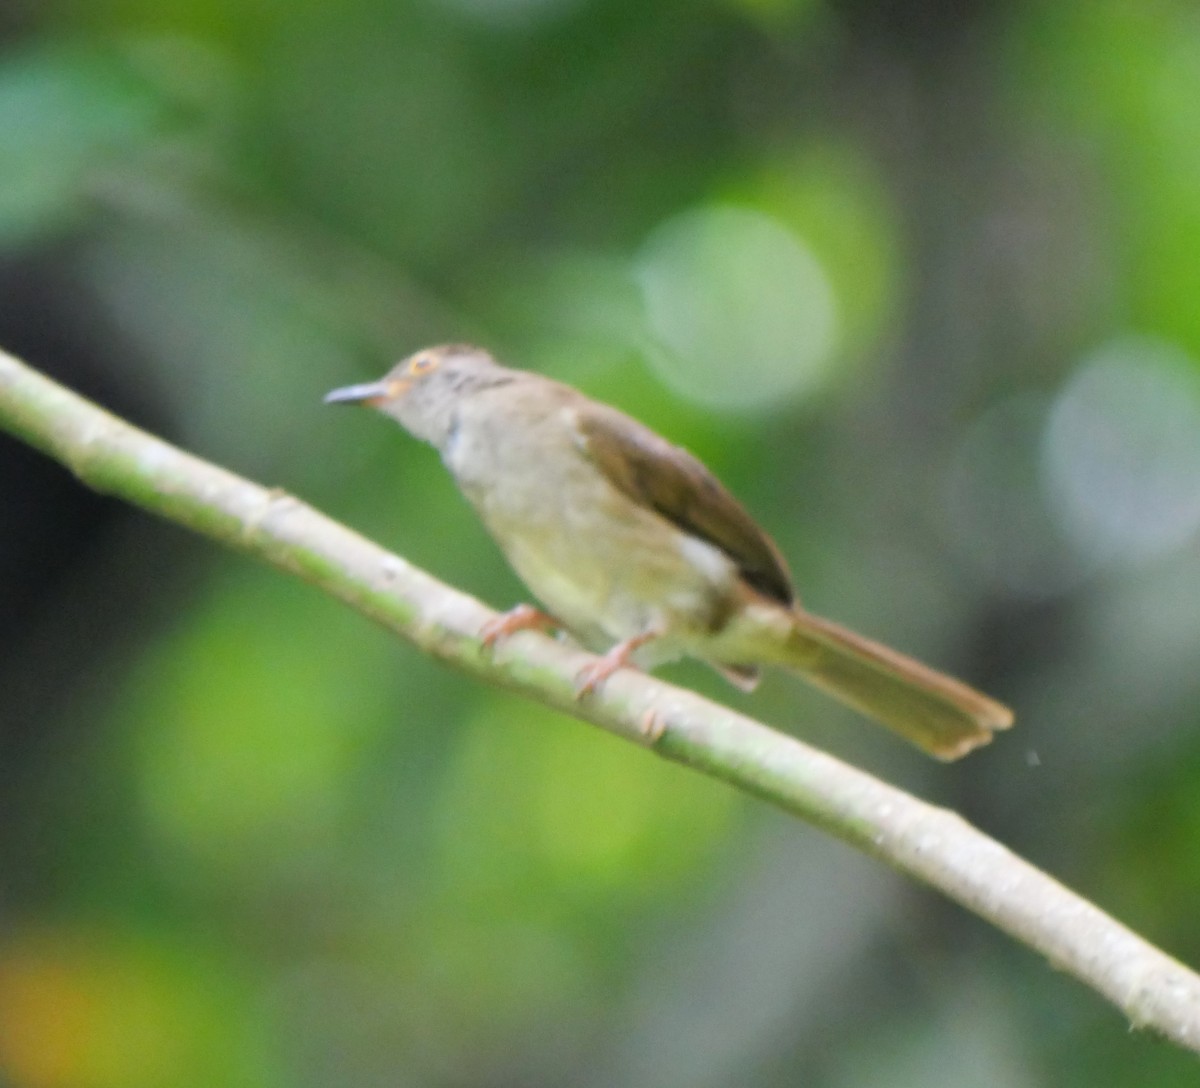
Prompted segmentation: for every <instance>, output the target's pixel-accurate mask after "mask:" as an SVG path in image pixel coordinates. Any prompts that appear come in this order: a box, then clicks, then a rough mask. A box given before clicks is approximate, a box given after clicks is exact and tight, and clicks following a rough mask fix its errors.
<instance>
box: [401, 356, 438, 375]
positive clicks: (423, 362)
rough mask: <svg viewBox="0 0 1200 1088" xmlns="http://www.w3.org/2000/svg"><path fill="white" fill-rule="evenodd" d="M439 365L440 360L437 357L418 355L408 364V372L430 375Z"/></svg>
mask: <svg viewBox="0 0 1200 1088" xmlns="http://www.w3.org/2000/svg"><path fill="white" fill-rule="evenodd" d="M437 365H438V360H437V356H436V355H418V356H417V357H416V358H415V359H414V360H413V361H412V362H411V363H409V364H408V372H409V373H410V374H428V373H429V372H430V371H431V370H434V369H435V368H436V367H437Z"/></svg>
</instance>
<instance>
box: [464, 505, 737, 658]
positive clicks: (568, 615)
mask: <svg viewBox="0 0 1200 1088" xmlns="http://www.w3.org/2000/svg"><path fill="white" fill-rule="evenodd" d="M598 513H600V514H601V515H602V514H603V511H597V510H595V509H592V510H590V511H588V512H585V513H580V512H575V511H572V510H571V509H570V504H569V503H565V504H564V505H563V506H561V507H559V508H558V514H559V516H558V517H556V518H555V519H553V520H552V522H551V523H549V524H545V523H543V524H539V523H538V521H537V520H536V519H530V520H529V521H527V522H523V523H522V524H521V525H520V526H518V527H517V528H515V529H514V528H513V527H512V526H511V525H509V526H507V527H505V528H504V529H503V530H499V531H498V530H497V528H496V527H493V526H491V525H489V527H491V528H492V531H493V534H494V535H495V537H496V539H497V541H498V542H499V543H500V545H501V547H502V548H503V550H504V552H505V555H506V556H507V558H508V561H509V562H510V563H511V564H512V566H513V569H514V570H515V571H516V572H517V574H518V575H519V576H520V577H521V579H522V581H524V582H525V584H526V585H527V586H528V587H529V589H530V590H531V591H532V592H533V594H534V595H535V596H536V597H537V598H538V600H539V601H541V603H542V604H543V605H544V606H545V607H546V609H547V610H548V611H550V612H551V613H552V614H553V615H554V616H556V617H557V618H558V619H560V620H561V621H562V622H563V623H564V624H566V625H567V627H569V628H570V629H571V630H572V631H573V632H574V633H575V634H576V635H578V637H579V638H580V639H581V640H582V641H584V642H585V643H586V644H587V645H589V646H591V647H593V648H595V649H603V648H605V647H607V646H608V645H610V644H611V643H613V642H615V641H620V640H622V639H626V638H630V637H631V636H633V635H639V634H642V633H644V632H647V631H650V630H656V631H658V632H660V634H661V635H662V636H663V639H662V641H661V645H660V646H659V647H658V650H659V652H658V653H656V654H655V655H654V656H655V657H656V658H659V659H664V658H667V657H671V656H675V652H676V651H675V650H674V649H673V646H674V644H675V643H676V642H678V643H680V644H681V645H680V649H681V650H682V648H683V645H682V644H684V643H687V642H689V641H690V638H689V636H690V635H691V634H692V633H699V632H703V631H706V630H709V629H711V627H712V626H713V625H714V623H715V622H716V615H717V613H719V612H720V611H722V606H723V602H724V600H725V599H726V596H727V592H728V586H729V585H730V584H731V583H732V581H733V579H734V568H733V564H732V562H731V561H730V560H729V558H728V557H727V556H726V555H724V553H723V552H721V551H720V550H719V549H718V548H716V547H714V546H713V545H710V544H708V543H706V542H704V541H700V540H698V539H695V538H693V537H689V536H687V535H685V534H684V533H682V532H679V531H678V530H676V529H675V528H674V527H673V526H671V525H669V523H667V522H665V521H663V520H662V519H660V518H658V516H657V515H655V514H652V513H645V514H642V513H640V512H639V514H638V516H635V517H633V518H630V517H629V511H628V510H622V511H621V512H620V513H619V514H618V515H617V516H615V517H612V518H606V517H603V516H600V517H597V514H598ZM487 520H489V522H490V521H491V519H487Z"/></svg>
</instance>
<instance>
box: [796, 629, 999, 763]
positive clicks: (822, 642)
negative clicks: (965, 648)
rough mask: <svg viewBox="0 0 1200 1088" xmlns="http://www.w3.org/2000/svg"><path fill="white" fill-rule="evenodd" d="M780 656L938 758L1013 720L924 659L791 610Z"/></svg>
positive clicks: (962, 751) (974, 744)
mask: <svg viewBox="0 0 1200 1088" xmlns="http://www.w3.org/2000/svg"><path fill="white" fill-rule="evenodd" d="M784 641H785V650H784V658H783V660H781V661H780V662H779V663H780V664H782V665H784V666H785V667H787V668H791V669H794V670H795V671H797V672H799V673H801V674H802V675H803V676H804V677H805V678H806V679H808V680H809V681H810V682H811V683H813V684H815V685H816V686H817V687H819V688H821V689H823V690H824V691H826V692H828V693H829V694H830V695H832V696H834V697H835V698H836V699H839V700H841V701H842V702H843V703H847V704H848V705H850V706H852V707H854V708H855V709H856V710H860V711H862V712H863V713H864V714H867V715H869V716H870V717H872V718H874V719H875V720H877V721H878V722H880V723H882V724H883V725H886V726H887V727H888V728H889V729H892V730H894V731H895V732H896V733H899V734H900V736H902V737H904V738H906V739H907V740H909V741H911V742H912V743H914V744H916V745H917V746H919V747H921V748H923V749H925V751H927V752H928V753H929V754H930V755H932V756H935V757H936V758H938V759H943V760H952V759H958V758H959V757H960V756H965V755H966V754H967V753H968V752H970V751H971V750H972V749H974V748H978V747H979V746H980V745H981V744H987V743H988V741H990V740H991V739H992V734H993V733H994V732H995V731H996V730H998V729H1007V728H1008V727H1009V726H1010V725H1012V721H1013V714H1012V711H1011V710H1009V709H1008V707H1006V706H1004V705H1003V704H1002V703H998V702H996V700H994V699H990V698H988V697H987V696H986V695H984V694H982V693H981V692H978V691H976V690H975V689H974V688H971V687H968V686H967V685H966V684H964V683H962V682H961V681H959V680H955V679H954V678H953V677H950V676H946V675H945V674H944V673H940V672H937V671H936V670H935V669H931V668H930V667H929V666H928V665H923V664H921V662H919V661H917V660H915V659H913V658H911V657H907V656H906V655H904V654H901V653H897V652H896V651H895V650H892V649H890V648H889V647H887V646H884V645H882V644H880V643H878V642H874V641H872V640H871V639H868V638H864V637H863V636H862V635H859V634H856V633H855V632H854V631H851V630H849V629H848V628H845V627H842V626H840V625H839V624H836V623H831V622H830V621H829V620H824V619H821V618H820V617H819V616H813V615H811V614H809V613H807V612H803V611H801V610H800V609H797V610H796V611H795V613H794V619H793V623H792V627H791V631H790V632H789V633H788V636H787V638H786V639H785V640H784Z"/></svg>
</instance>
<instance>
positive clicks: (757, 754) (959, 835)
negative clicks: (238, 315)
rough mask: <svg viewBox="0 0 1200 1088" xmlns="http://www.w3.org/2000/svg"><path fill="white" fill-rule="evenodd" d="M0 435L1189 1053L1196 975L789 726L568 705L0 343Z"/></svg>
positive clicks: (619, 693) (417, 588)
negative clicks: (1013, 944) (1001, 946)
mask: <svg viewBox="0 0 1200 1088" xmlns="http://www.w3.org/2000/svg"><path fill="white" fill-rule="evenodd" d="M0 428H3V429H6V430H8V431H10V432H11V433H12V434H13V435H15V436H16V437H18V438H20V439H22V440H24V441H25V442H28V443H29V444H30V445H31V446H34V447H36V448H37V449H40V450H42V451H43V452H44V453H46V454H48V455H49V456H50V457H52V458H54V459H55V460H57V461H59V462H61V463H62V464H63V465H65V466H66V467H67V468H68V469H70V471H71V472H73V473H74V474H75V475H76V476H77V477H78V478H79V479H80V480H81V481H83V482H84V483H85V484H87V485H88V486H89V487H92V488H95V489H96V490H97V491H100V492H103V493H106V494H110V495H115V496H119V497H120V498H123V499H125V500H127V501H128V502H131V503H133V504H135V505H137V506H140V507H142V508H143V509H145V510H148V511H150V512H152V513H155V514H158V515H160V516H162V517H164V518H168V519H169V520H172V521H175V522H178V523H179V524H181V525H185V526H187V527H188V528H190V529H193V530H195V531H196V532H199V533H203V534H204V535H206V536H209V537H212V538H213V539H214V540H217V541H220V542H221V543H224V544H227V545H229V546H231V547H233V548H237V549H239V550H241V551H244V552H248V553H249V554H251V555H255V556H257V557H259V558H260V559H263V560H265V561H266V562H268V563H270V564H271V565H273V566H275V567H278V568H279V569H281V570H284V571H287V572H288V573H290V574H294V575H297V576H298V577H300V578H303V579H304V580H306V581H308V582H311V583H312V584H313V585H316V586H318V587H320V588H321V589H323V590H325V591H326V592H327V593H330V594H332V595H333V596H335V597H338V598H340V599H341V600H343V601H345V602H346V603H347V604H349V605H351V606H352V607H354V608H356V609H357V610H358V611H360V612H362V613H363V614H364V615H366V616H368V617H370V618H371V619H373V620H375V621H376V622H378V623H380V624H382V625H384V626H385V627H387V628H389V629H390V630H392V631H394V632H396V633H397V634H399V635H401V636H402V637H403V638H405V639H407V640H408V641H410V642H412V643H414V644H415V645H416V646H418V647H419V648H421V649H422V650H424V651H425V652H427V653H429V654H431V655H433V656H435V657H437V658H439V659H441V660H443V661H445V662H448V663H449V664H451V665H453V666H454V667H456V668H459V669H461V670H463V671H464V672H467V673H469V674H470V675H472V676H475V677H477V678H479V679H481V680H485V681H488V682H489V683H493V684H497V685H500V686H503V687H506V688H509V689H512V690H514V691H518V692H521V693H522V694H525V695H528V696H529V697H530V698H532V699H536V700H538V701H540V702H542V703H545V704H548V705H550V706H553V707H556V708H557V709H559V710H561V711H564V712H565V713H567V714H571V715H573V716H574V717H577V718H582V719H584V720H586V721H589V722H592V723H593V724H595V725H598V726H600V727H601V728H604V729H606V730H609V731H610V732H613V733H616V734H618V735H619V736H622V737H624V738H626V739H627V740H631V741H634V742H635V743H637V744H641V745H643V746H645V747H649V748H652V749H653V750H654V751H656V752H658V753H659V754H660V755H662V756H665V757H666V758H668V759H672V760H675V761H677V762H680V763H684V764H687V765H689V766H691V767H695V768H697V769H698V770H701V771H703V772H705V773H707V774H709V775H712V776H713V777H715V778H719V779H722V780H724V781H726V782H729V783H731V784H732V785H734V786H736V787H738V788H740V789H743V790H745V791H747V792H748V793H751V794H754V795H756V796H758V797H761V798H763V799H764V800H767V801H770V802H771V803H773V804H775V805H778V806H779V807H780V808H783V809H785V810H787V811H788V812H791V813H794V814H795V815H797V816H800V817H802V818H804V819H806V820H808V821H810V822H812V823H814V824H816V825H817V826H819V827H821V828H823V829H825V830H826V831H828V832H830V833H831V834H833V835H836V836H837V837H838V838H841V839H843V840H844V841H846V842H848V843H850V844H852V845H854V846H856V847H858V848H859V849H860V850H863V851H865V852H866V853H868V854H871V855H872V856H874V857H877V858H880V859H881V860H883V861H885V862H887V863H888V864H889V865H891V866H893V867H894V868H896V869H898V870H899V871H900V872H902V873H906V874H908V875H909V876H912V877H914V878H916V879H917V880H919V881H922V882H923V883H926V884H929V885H931V886H932V887H934V888H937V889H938V890H939V891H941V892H943V893H944V894H945V895H947V896H948V897H949V898H951V899H953V900H955V901H957V902H959V903H961V904H962V905H963V906H965V907H967V908H968V909H969V910H972V911H974V912H975V913H977V914H978V915H980V916H981V917H983V918H985V919H987V920H988V921H990V922H991V923H993V924H994V925H995V926H997V927H998V928H1000V929H1001V930H1003V931H1005V932H1006V933H1008V934H1010V935H1011V936H1013V937H1015V938H1016V939H1017V940H1019V941H1021V942H1023V943H1024V944H1026V945H1028V946H1029V947H1031V948H1033V949H1035V950H1037V951H1039V952H1041V953H1042V954H1043V955H1044V956H1045V957H1046V958H1047V959H1048V960H1049V961H1050V963H1051V964H1052V965H1054V966H1055V967H1057V968H1059V969H1060V970H1063V971H1066V972H1068V973H1070V974H1072V975H1074V976H1075V977H1076V978H1078V979H1079V980H1081V981H1082V982H1084V983H1086V984H1087V985H1089V986H1091V987H1092V988H1093V989H1095V990H1096V991H1098V992H1099V993H1101V994H1103V995H1104V996H1106V997H1107V998H1109V1000H1111V1001H1112V1002H1113V1003H1114V1004H1115V1005H1116V1006H1117V1007H1118V1008H1120V1009H1121V1010H1123V1011H1124V1013H1125V1015H1126V1016H1127V1017H1128V1018H1129V1020H1130V1022H1131V1023H1132V1024H1133V1025H1134V1026H1135V1027H1137V1028H1144V1029H1147V1030H1151V1031H1154V1032H1156V1033H1158V1034H1160V1035H1162V1036H1164V1037H1166V1038H1169V1039H1171V1040H1173V1041H1174V1042H1176V1043H1178V1044H1179V1045H1180V1046H1183V1047H1186V1048H1188V1049H1190V1050H1193V1051H1196V1052H1197V1053H1200V977H1198V976H1197V975H1196V974H1194V973H1193V972H1192V971H1190V970H1189V969H1188V968H1186V967H1185V966H1184V965H1183V964H1181V963H1179V962H1178V961H1177V960H1174V959H1172V958H1171V957H1170V956H1167V955H1166V954H1165V953H1163V952H1161V951H1159V950H1158V949H1157V948H1155V947H1154V946H1153V945H1151V944H1150V943H1149V942H1147V941H1145V940H1144V939H1143V938H1141V937H1139V936H1138V935H1137V934H1135V933H1134V932H1132V931H1131V930H1129V929H1128V928H1126V927H1125V926H1123V925H1121V924H1120V923H1119V922H1117V921H1116V920H1114V919H1113V918H1111V917H1109V916H1108V915H1107V914H1105V913H1104V912H1103V911H1101V910H1100V909H1099V908H1098V907H1096V906H1094V905H1092V904H1091V903H1089V902H1088V901H1087V900H1085V899H1083V898H1081V897H1080V896H1078V895H1076V894H1075V893H1074V892H1072V891H1070V890H1068V889H1067V888H1066V887H1064V886H1063V885H1062V884H1060V883H1058V882H1057V881H1055V880H1054V879H1053V878H1051V877H1049V876H1047V875H1046V874H1045V873H1043V872H1042V871H1041V870H1039V869H1037V868H1035V867H1034V866H1033V865H1031V864H1029V863H1028V862H1026V861H1024V860H1023V859H1021V858H1019V857H1017V856H1016V855H1015V854H1013V853H1012V852H1011V851H1009V850H1008V849H1006V848H1005V847H1004V846H1002V845H1001V844H1000V843H998V842H996V841H995V840H993V839H990V838H989V837H988V836H986V835H984V834H983V833H982V832H980V831H978V830H977V829H976V828H974V827H972V826H971V825H970V824H968V823H967V822H966V821H965V820H963V819H962V818H961V817H959V816H958V815H956V814H955V813H953V812H950V811H948V810H945V809H941V808H937V807H935V806H933V805H930V804H927V803H926V802H924V801H920V800H918V799H917V798H915V797H912V796H910V795H909V794H906V793H904V792H903V791H902V790H899V789H897V788H895V787H894V786H890V785H888V784H886V783H884V782H881V781H879V780H878V779H876V778H873V777H872V776H870V775H868V774H866V773H864V772H862V771H860V770H858V769H856V768H854V767H851V766H849V765H847V764H845V763H842V762H841V761H839V760H837V759H834V758H833V757H832V756H829V755H827V754H825V753H824V752H821V751H818V750H817V749H814V748H811V747H809V746H808V745H806V744H804V743H802V742H801V741H798V740H796V739H795V738H794V737H791V736H787V735H784V734H782V733H778V732H776V731H775V730H773V729H769V728H768V727H767V726H765V725H762V724H760V723H759V722H756V721H754V720H752V719H750V718H747V717H745V716H744V715H741V714H737V713H735V712H733V711H731V710H729V709H727V708H726V707H723V706H719V705H717V704H715V703H712V702H709V701H708V700H705V699H702V698H701V697H699V696H697V695H695V694H693V693H691V692H688V691H684V690H682V689H680V688H676V687H673V686H672V685H669V684H666V683H664V682H662V681H660V680H657V679H655V678H653V677H649V676H644V675H641V674H639V673H636V672H633V671H630V670H623V671H622V672H620V673H618V674H617V675H615V676H614V677H612V678H611V679H610V680H609V681H608V682H606V683H605V684H604V685H603V687H602V689H601V690H599V691H598V692H596V693H595V694H594V695H593V696H589V697H588V698H587V699H585V700H583V701H577V700H576V699H575V696H574V689H573V678H574V676H575V674H576V673H577V672H578V670H579V668H580V665H581V663H582V662H583V661H584V660H585V658H584V657H583V655H581V654H580V653H579V652H576V651H573V650H571V649H569V648H567V647H565V646H562V645H560V644H559V643H556V642H554V641H553V640H551V639H549V638H546V637H543V636H542V635H539V634H536V633H533V632H522V633H520V634H517V635H514V636H512V637H511V638H509V639H506V640H503V642H502V644H501V645H500V646H498V647H497V648H496V650H495V652H494V653H492V652H489V651H487V650H485V649H484V648H483V647H482V646H481V643H480V640H479V631H480V628H481V627H482V625H483V624H484V622H485V621H486V620H488V619H489V618H491V617H492V616H493V615H494V613H492V612H491V611H490V610H488V609H486V608H485V607H484V606H483V605H481V604H480V603H479V602H478V601H476V600H474V599H473V598H470V597H468V596H466V595H464V594H462V593H459V592H457V591H456V590H454V589H452V588H450V587H449V586H446V585H444V584H442V583H441V582H438V581H437V580H436V579H434V578H432V577H430V576H429V575H428V574H426V573H425V572H423V571H421V570H419V569H417V568H415V567H413V566H412V565H411V564H409V563H407V562H406V561H405V560H403V559H401V558H400V557H398V556H396V555H394V554H392V553H390V552H388V551H386V550H384V549H383V548H380V547H379V546H378V545H376V544H373V543H371V542H370V541H369V540H367V539H365V538H364V537H362V536H360V535H358V534H357V533H355V532H353V531H351V530H350V529H347V528H345V527H344V526H343V525H340V524H339V523H337V522H335V521H332V520H331V519H329V518H327V517H325V516H324V515H323V514H320V513H318V512H317V511H316V510H314V509H313V508H311V507H310V506H307V505H306V504H304V503H303V502H300V501H299V500H298V499H296V498H294V497H292V496H290V495H288V494H286V493H284V492H282V491H278V490H268V489H266V488H263V487H260V486H259V485H257V484H254V483H251V482H250V481H248V480H245V479H242V478H241V477H239V476H236V475H234V474H233V473H231V472H228V471H226V470H225V469H222V468H218V467H217V466H215V465H211V464H209V463H207V462H205V461H202V460H200V459H199V458H197V457H193V456H192V455H190V454H188V453H185V452H183V451H182V450H179V449H177V448H175V447H174V446H171V445H169V444H168V443H166V442H163V441H161V440H160V439H158V438H155V437H154V436H152V435H149V434H147V433H145V432H144V431H140V430H138V429H137V428H135V427H132V426H130V425H129V424H127V423H125V422H123V421H122V420H120V419H118V418H116V417H115V416H113V415H110V414H109V413H108V412H105V411H104V410H103V409H101V408H98V407H97V406H96V405H94V404H92V403H91V402H89V401H87V400H85V399H83V398H82V397H79V396H78V395H76V394H75V393H72V392H71V391H70V390H68V389H65V388H64V387H62V386H60V385H58V384H57V383H55V382H53V381H51V380H50V379H48V378H46V377H44V376H43V375H41V374H39V373H37V372H36V371H35V370H32V369H31V368H29V367H28V366H26V365H25V364H24V363H22V362H20V361H19V360H18V359H16V358H14V357H12V356H10V355H6V354H4V353H3V352H0Z"/></svg>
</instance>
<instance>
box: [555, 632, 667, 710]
mask: <svg viewBox="0 0 1200 1088" xmlns="http://www.w3.org/2000/svg"><path fill="white" fill-rule="evenodd" d="M657 637H658V632H657V631H646V632H643V633H642V634H640V635H634V636H633V638H627V639H625V641H624V642H618V643H617V644H616V645H615V646H614V647H613V648H612V649H611V650H609V651H608V653H605V654H601V655H600V657H598V658H596V660H595V661H592V662H591V663H589V664H588V665H585V666H584V667H583V668H582V669H580V670H579V673H578V675H577V676H576V677H575V698H576V699H582V698H583V697H584V696H585V695H591V693H592V692H593V691H595V690H596V688H598V687H599V686H600V685H601V684H603V683H604V681H605V680H607V679H608V678H609V677H610V676H612V674H613V673H614V672H616V671H617V670H618V669H623V668H625V666H627V665H632V664H633V661H632V658H633V654H634V651H635V650H637V649H638V647H640V646H644V645H646V643H647V642H649V641H650V640H651V639H654V638H657Z"/></svg>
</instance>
